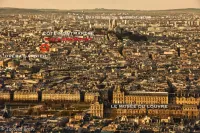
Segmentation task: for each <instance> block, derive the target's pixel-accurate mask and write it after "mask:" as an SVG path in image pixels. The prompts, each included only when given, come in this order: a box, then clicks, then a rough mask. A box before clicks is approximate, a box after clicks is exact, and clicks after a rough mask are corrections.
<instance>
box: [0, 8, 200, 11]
mask: <svg viewBox="0 0 200 133" xmlns="http://www.w3.org/2000/svg"><path fill="white" fill-rule="evenodd" d="M3 8H13V9H32V10H61V11H70V10H124V11H169V10H186V9H197V10H200V8H175V9H158V10H156V9H153V10H149V9H119V8H118V9H115V8H84V9H79V8H77V9H55V8H20V7H0V9H3Z"/></svg>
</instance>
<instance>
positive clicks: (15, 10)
mask: <svg viewBox="0 0 200 133" xmlns="http://www.w3.org/2000/svg"><path fill="white" fill-rule="evenodd" d="M66 12H74V13H83V12H84V13H89V14H90V13H103V12H104V13H112V12H115V13H119V12H126V13H130V14H138V15H140V14H141V15H144V14H145V15H150V14H152V13H153V14H163V13H164V14H165V13H167V14H168V13H180V12H183V13H192V12H193V13H200V8H199V9H197V8H187V9H172V10H122V9H104V8H96V9H74V10H59V9H25V8H9V7H5V8H0V13H1V14H2V13H3V14H21V13H22V14H23V13H66Z"/></svg>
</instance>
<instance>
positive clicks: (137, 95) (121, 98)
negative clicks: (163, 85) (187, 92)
mask: <svg viewBox="0 0 200 133" xmlns="http://www.w3.org/2000/svg"><path fill="white" fill-rule="evenodd" d="M113 104H168V92H146V91H132V92H129V93H127V94H125V92H123V91H121V90H120V87H119V86H118V87H116V88H115V90H114V91H113Z"/></svg>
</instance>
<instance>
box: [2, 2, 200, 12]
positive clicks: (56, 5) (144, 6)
mask: <svg viewBox="0 0 200 133" xmlns="http://www.w3.org/2000/svg"><path fill="white" fill-rule="evenodd" d="M38 3H39V4H38ZM0 7H13V8H31V9H61V10H70V9H94V8H105V9H125V10H168V9H183V8H200V1H199V0H190V1H189V0H186V1H184V2H182V1H181V0H175V1H173V0H168V1H160V0H151V1H147V0H140V1H136V0H124V1H119V0H109V1H106V0H101V1H97V0H83V1H81V0H74V1H69V0H43V1H42V2H41V1H39V0H34V1H31V0H18V1H16V0H1V1H0Z"/></svg>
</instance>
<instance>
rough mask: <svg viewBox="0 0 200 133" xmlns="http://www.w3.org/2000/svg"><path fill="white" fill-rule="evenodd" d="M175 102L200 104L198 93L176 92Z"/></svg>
mask: <svg viewBox="0 0 200 133" xmlns="http://www.w3.org/2000/svg"><path fill="white" fill-rule="evenodd" d="M175 104H181V105H187V104H189V105H200V94H198V93H193V94H189V93H178V94H176V97H175Z"/></svg>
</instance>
